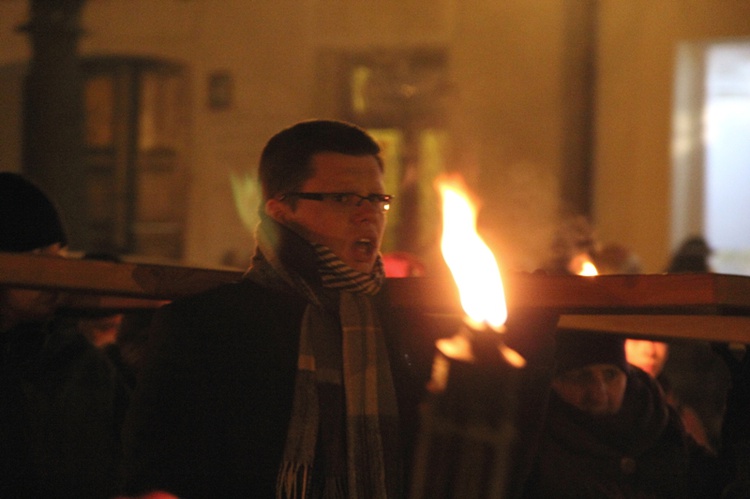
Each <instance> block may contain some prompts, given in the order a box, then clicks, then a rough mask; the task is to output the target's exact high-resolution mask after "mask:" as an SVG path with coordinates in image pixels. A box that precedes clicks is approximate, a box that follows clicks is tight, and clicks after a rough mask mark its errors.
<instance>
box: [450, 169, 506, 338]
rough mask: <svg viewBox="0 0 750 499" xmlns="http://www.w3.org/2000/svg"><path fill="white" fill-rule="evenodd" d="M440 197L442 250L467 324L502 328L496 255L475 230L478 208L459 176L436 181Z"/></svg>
mask: <svg viewBox="0 0 750 499" xmlns="http://www.w3.org/2000/svg"><path fill="white" fill-rule="evenodd" d="M436 184H437V188H438V190H439V191H440V194H441V196H442V199H443V236H442V241H441V249H442V251H443V258H444V259H445V262H446V263H447V264H448V267H449V268H450V271H451V273H452V274H453V278H454V279H455V281H456V285H457V286H458V291H459V295H460V297H461V306H462V307H463V309H464V312H465V313H466V315H467V322H469V325H470V326H472V327H474V328H476V329H480V328H482V327H487V326H488V327H490V328H492V329H494V330H496V331H500V330H501V329H502V326H503V324H505V321H506V319H507V318H508V309H507V306H506V304H505V291H504V290H503V282H502V279H501V277H500V269H499V268H498V265H497V261H496V260H495V256H494V255H493V254H492V251H491V250H490V249H489V247H488V246H487V245H486V244H485V243H484V241H483V240H482V238H481V237H479V235H478V234H477V231H476V219H477V210H476V206H475V205H474V204H473V203H472V202H471V201H470V199H469V196H468V194H466V188H465V186H464V184H463V181H462V180H461V179H460V177H446V176H443V177H440V178H438V179H437V181H436Z"/></svg>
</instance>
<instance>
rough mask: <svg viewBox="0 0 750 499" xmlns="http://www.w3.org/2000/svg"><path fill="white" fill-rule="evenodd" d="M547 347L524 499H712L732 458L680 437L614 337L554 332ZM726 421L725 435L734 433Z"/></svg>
mask: <svg viewBox="0 0 750 499" xmlns="http://www.w3.org/2000/svg"><path fill="white" fill-rule="evenodd" d="M555 340H556V345H555V358H554V367H553V368H552V369H553V373H552V381H551V390H550V393H549V400H548V407H547V408H546V413H545V414H543V415H542V418H543V421H544V422H543V424H542V425H541V428H542V430H541V434H540V435H538V438H536V439H533V438H532V439H529V438H527V440H528V441H529V442H534V445H533V446H530V447H531V448H530V450H529V451H530V452H532V453H533V460H532V462H533V465H532V467H531V471H530V474H529V475H528V476H527V478H526V480H525V482H524V483H525V485H524V487H523V492H522V494H521V495H522V496H523V497H527V498H542V497H544V498H546V497H557V498H561V497H562V498H585V497H602V498H608V497H611V498H615V497H617V498H623V497H701V498H705V497H720V496H721V494H722V491H723V490H724V489H725V487H726V486H727V484H728V483H729V482H730V481H731V479H732V478H731V477H732V473H731V470H732V469H734V465H735V462H736V461H734V459H736V458H737V456H736V455H729V454H727V455H720V456H716V455H714V454H713V453H712V452H711V451H709V450H708V449H706V448H705V447H702V446H700V445H699V444H697V443H696V442H695V441H694V440H693V439H692V437H690V436H689V435H688V434H687V432H686V431H685V428H684V426H683V424H682V421H681V418H680V417H679V415H678V414H677V413H676V411H675V410H674V409H673V408H672V407H671V406H669V404H667V401H666V399H665V397H664V394H663V392H662V390H661V389H660V388H659V385H658V384H657V382H656V381H655V380H654V379H653V378H652V377H651V376H649V375H648V374H647V373H645V372H644V371H642V370H641V369H639V368H637V367H635V366H632V365H630V364H628V362H627V361H626V357H625V348H624V339H623V338H621V337H619V336H615V335H611V334H606V333H603V332H590V331H582V330H566V329H561V330H558V332H557V334H556V338H555ZM735 416H736V414H735ZM734 419H736V421H733V422H732V424H730V425H728V429H731V430H732V431H733V434H734V435H738V434H741V432H738V431H737V430H738V426H737V423H738V421H739V419H741V418H737V417H735V418H734ZM745 419H747V418H746V417H745ZM740 426H742V425H740ZM744 426H747V424H745V425H744ZM729 427H731V428H729Z"/></svg>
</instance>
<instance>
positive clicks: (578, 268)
mask: <svg viewBox="0 0 750 499" xmlns="http://www.w3.org/2000/svg"><path fill="white" fill-rule="evenodd" d="M568 268H569V269H570V271H571V272H573V273H574V274H577V275H581V276H595V275H599V270H598V269H597V268H596V265H594V262H592V261H591V259H590V258H589V256H588V255H587V254H585V253H584V254H581V255H578V256H576V257H575V258H573V259H572V260H571V262H570V266H569V267H568Z"/></svg>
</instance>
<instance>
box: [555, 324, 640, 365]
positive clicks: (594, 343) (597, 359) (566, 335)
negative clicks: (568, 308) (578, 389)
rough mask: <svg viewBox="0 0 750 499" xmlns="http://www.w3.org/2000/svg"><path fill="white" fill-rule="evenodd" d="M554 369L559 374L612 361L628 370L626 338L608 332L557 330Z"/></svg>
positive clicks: (611, 362)
mask: <svg viewBox="0 0 750 499" xmlns="http://www.w3.org/2000/svg"><path fill="white" fill-rule="evenodd" d="M555 339H556V350H555V370H556V372H558V373H561V372H564V371H569V370H571V369H578V368H581V367H584V366H588V365H591V364H613V365H615V366H617V367H619V368H620V369H622V370H623V371H624V372H627V370H628V361H627V359H626V358H625V339H624V338H622V337H620V336H614V335H611V334H607V333H603V332H597V331H587V330H580V329H558V331H557V333H556V335H555Z"/></svg>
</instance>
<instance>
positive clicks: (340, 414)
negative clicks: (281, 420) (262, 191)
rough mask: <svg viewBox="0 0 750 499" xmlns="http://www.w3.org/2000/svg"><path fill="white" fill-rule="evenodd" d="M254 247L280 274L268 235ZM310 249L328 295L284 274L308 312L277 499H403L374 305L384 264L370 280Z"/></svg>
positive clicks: (393, 411)
mask: <svg viewBox="0 0 750 499" xmlns="http://www.w3.org/2000/svg"><path fill="white" fill-rule="evenodd" d="M266 223H268V221H266ZM261 225H263V222H262V223H261ZM259 235H261V231H260V230H259ZM258 241H259V249H260V252H261V253H262V254H263V255H265V256H267V258H266V261H267V262H268V263H270V266H271V267H273V269H274V270H277V266H278V264H279V263H280V262H279V259H278V258H277V256H278V252H277V250H278V248H276V247H274V246H269V245H268V244H267V243H268V242H269V241H268V239H266V238H263V237H262V235H261V237H259V238H258ZM313 247H314V250H315V255H316V260H317V266H318V276H319V278H320V283H322V289H321V288H320V283H319V284H318V285H316V284H315V283H310V282H304V283H303V282H300V277H299V274H297V273H294V272H290V270H289V269H288V268H286V269H282V270H284V272H283V273H282V274H280V276H281V277H282V278H283V279H284V280H285V281H286V282H287V283H288V284H292V285H293V287H294V288H295V289H297V290H298V291H299V292H302V293H303V294H304V295H306V296H307V297H308V300H309V302H310V303H309V305H308V306H307V308H306V310H305V313H304V315H303V319H302V323H301V330H300V348H299V357H298V364H297V369H298V370H297V376H296V382H295V388H294V400H293V406H292V415H291V420H290V423H289V429H288V432H287V440H286V444H285V448H284V454H283V458H282V463H281V466H280V469H279V475H278V482H277V491H276V496H277V497H278V498H307V497H322V498H350V499H358V498H367V497H374V498H375V497H376V498H386V497H399V496H400V495H402V491H401V487H402V482H401V476H402V469H401V461H400V449H399V442H398V408H397V404H396V396H395V390H394V387H393V380H392V377H391V370H390V366H389V362H388V352H387V350H386V345H385V339H384V337H383V332H382V330H381V328H380V324H379V322H378V318H377V314H376V313H375V310H374V307H373V304H372V300H371V296H372V295H374V294H375V293H377V292H378V291H379V290H380V287H381V286H382V283H383V281H384V272H383V266H382V262H381V260H380V258H378V260H377V263H376V265H375V268H374V270H373V272H372V273H371V274H365V273H362V272H358V271H356V270H354V269H352V268H351V267H349V266H347V265H346V264H345V263H344V262H342V261H341V260H340V259H339V258H338V257H337V256H336V255H334V254H333V252H331V250H330V249H328V248H327V247H325V246H322V245H313ZM258 270H259V271H260V270H261V269H258ZM252 272H253V270H252V269H251V274H252ZM330 292H334V293H335V294H338V296H339V301H338V310H337V313H336V312H334V313H332V312H331V310H330V309H329V308H328V307H326V306H323V304H324V303H330V300H329V299H327V298H326V297H325V295H326V293H330Z"/></svg>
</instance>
